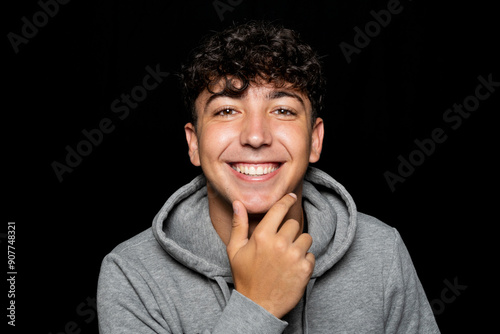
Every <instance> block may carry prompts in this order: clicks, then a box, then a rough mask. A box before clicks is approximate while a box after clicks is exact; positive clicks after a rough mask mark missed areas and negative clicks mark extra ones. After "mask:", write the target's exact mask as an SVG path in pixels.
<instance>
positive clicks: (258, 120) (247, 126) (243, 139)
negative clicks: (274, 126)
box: [240, 112, 272, 148]
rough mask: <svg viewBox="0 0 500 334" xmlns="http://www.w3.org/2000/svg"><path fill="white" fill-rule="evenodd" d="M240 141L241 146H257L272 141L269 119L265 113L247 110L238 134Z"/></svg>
mask: <svg viewBox="0 0 500 334" xmlns="http://www.w3.org/2000/svg"><path fill="white" fill-rule="evenodd" d="M240 143H241V145H243V146H250V147H252V148H259V147H261V146H269V145H271V143H272V135H271V131H270V124H269V119H268V117H266V114H265V113H261V112H254V113H252V112H249V113H248V114H247V115H246V117H245V119H244V124H243V127H242V131H241V134H240Z"/></svg>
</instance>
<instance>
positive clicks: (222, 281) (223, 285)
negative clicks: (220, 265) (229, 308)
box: [215, 276, 231, 309]
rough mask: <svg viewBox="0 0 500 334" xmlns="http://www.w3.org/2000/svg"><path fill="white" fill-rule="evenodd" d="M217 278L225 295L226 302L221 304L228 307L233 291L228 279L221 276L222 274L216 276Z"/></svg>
mask: <svg viewBox="0 0 500 334" xmlns="http://www.w3.org/2000/svg"><path fill="white" fill-rule="evenodd" d="M215 280H216V281H217V284H218V285H219V288H220V289H221V290H222V295H223V296H224V304H223V305H222V303H220V302H219V303H220V304H221V307H222V309H224V307H226V305H227V303H228V302H229V298H230V297H231V291H229V286H228V285H227V282H226V280H225V279H224V278H223V277H221V276H216V277H215Z"/></svg>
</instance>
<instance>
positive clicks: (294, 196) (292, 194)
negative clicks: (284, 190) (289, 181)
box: [288, 193, 297, 199]
mask: <svg viewBox="0 0 500 334" xmlns="http://www.w3.org/2000/svg"><path fill="white" fill-rule="evenodd" d="M288 195H290V196H292V197H293V198H295V199H297V195H295V194H294V193H289V194H288Z"/></svg>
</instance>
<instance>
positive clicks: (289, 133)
mask: <svg viewBox="0 0 500 334" xmlns="http://www.w3.org/2000/svg"><path fill="white" fill-rule="evenodd" d="M275 138H276V139H278V140H279V141H280V142H281V144H282V145H283V146H284V147H285V148H286V149H287V151H288V152H289V153H290V155H291V156H292V157H293V158H294V159H295V160H298V159H301V158H303V160H308V159H309V153H310V150H311V134H310V133H309V131H308V129H307V127H304V126H300V125H299V124H297V125H295V124H293V125H289V124H281V125H279V126H277V127H275Z"/></svg>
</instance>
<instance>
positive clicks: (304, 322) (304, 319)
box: [302, 278, 316, 334]
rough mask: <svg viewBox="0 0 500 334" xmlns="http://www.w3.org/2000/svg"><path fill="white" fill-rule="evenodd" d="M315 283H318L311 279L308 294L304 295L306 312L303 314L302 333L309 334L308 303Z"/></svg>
mask: <svg viewBox="0 0 500 334" xmlns="http://www.w3.org/2000/svg"><path fill="white" fill-rule="evenodd" d="M314 283H316V279H315V278H311V279H310V280H309V283H307V287H306V293H305V294H304V310H303V312H302V333H304V334H308V333H309V325H308V324H307V301H308V300H309V295H310V294H311V291H312V289H313V286H314Z"/></svg>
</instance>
